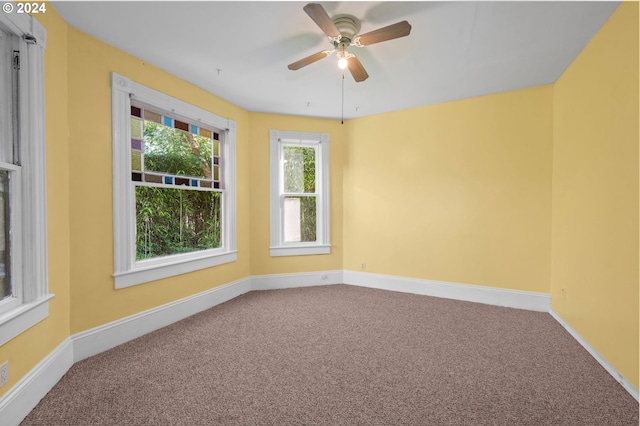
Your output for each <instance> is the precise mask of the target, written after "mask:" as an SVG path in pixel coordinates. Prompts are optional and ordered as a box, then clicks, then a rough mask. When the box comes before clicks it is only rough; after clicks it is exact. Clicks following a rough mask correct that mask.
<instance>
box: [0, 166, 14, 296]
mask: <svg viewBox="0 0 640 426" xmlns="http://www.w3.org/2000/svg"><path fill="white" fill-rule="evenodd" d="M9 196H10V194H9V172H8V171H6V170H0V300H1V299H5V298H7V297H11V296H12V295H13V291H12V288H11V274H10V270H9V267H10V266H11V250H10V248H11V244H10V240H9V230H10V229H11V228H10V218H11V214H10V210H9V199H10V198H9Z"/></svg>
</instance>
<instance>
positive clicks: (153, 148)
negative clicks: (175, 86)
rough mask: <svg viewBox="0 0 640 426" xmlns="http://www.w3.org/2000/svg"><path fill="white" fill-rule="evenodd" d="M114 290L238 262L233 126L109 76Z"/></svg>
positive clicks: (220, 119)
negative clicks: (112, 158) (110, 92)
mask: <svg viewBox="0 0 640 426" xmlns="http://www.w3.org/2000/svg"><path fill="white" fill-rule="evenodd" d="M112 96H113V152H114V236H115V246H114V249H115V252H114V255H115V274H114V275H115V285H116V288H121V287H128V286H131V285H135V284H140V283H144V282H148V281H152V280H155V279H159V278H165V277H169V276H173V275H178V274H182V273H186V272H191V271H194V270H197V269H202V268H206V267H209V266H215V265H219V264H222V263H227V262H231V261H234V260H235V259H236V251H235V122H233V121H232V120H228V119H224V118H222V117H218V116H217V115H215V114H212V113H210V112H207V111H204V110H202V109H200V108H197V107H195V106H192V105H189V104H187V103H185V102H182V101H180V100H178V99H175V98H172V97H170V96H167V95H164V94H162V93H159V92H156V91H154V90H151V89H149V88H146V87H144V86H142V85H139V84H137V83H134V82H132V81H130V80H129V79H127V78H125V77H123V76H120V75H118V74H115V73H114V74H113V75H112Z"/></svg>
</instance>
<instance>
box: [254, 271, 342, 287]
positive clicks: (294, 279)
mask: <svg viewBox="0 0 640 426" xmlns="http://www.w3.org/2000/svg"><path fill="white" fill-rule="evenodd" d="M343 282H344V281H343V279H342V271H318V272H301V273H297V274H273V275H254V276H252V277H251V289H252V290H276V289H281V288H294V287H312V286H318V285H329V284H342V283H343Z"/></svg>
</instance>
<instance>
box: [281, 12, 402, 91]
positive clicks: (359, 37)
mask: <svg viewBox="0 0 640 426" xmlns="http://www.w3.org/2000/svg"><path fill="white" fill-rule="evenodd" d="M303 9H304V11H305V12H307V15H309V17H310V18H311V19H312V20H313V22H315V23H316V24H317V25H318V26H319V27H320V29H321V30H322V31H323V32H324V33H325V34H326V35H327V37H329V42H330V43H331V44H332V45H333V49H326V50H323V51H320V52H318V53H314V54H313V55H310V56H307V57H306V58H303V59H300V60H299V61H296V62H294V63H292V64H289V66H288V68H289V69H290V70H294V71H295V70H299V69H300V68H302V67H305V66H307V65H309V64H312V63H314V62H317V61H319V60H320V59H323V58H326V57H327V56H329V55H331V54H332V53H333V52H336V51H337V52H338V54H337V56H338V66H339V67H340V68H341V69H345V68H349V71H350V72H351V75H352V76H353V78H354V80H355V81H357V82H360V81H364V80H366V79H367V78H369V74H367V71H366V70H365V69H364V66H362V63H361V62H360V60H359V59H358V57H357V56H356V55H354V54H353V53H351V52H349V47H350V46H356V47H364V46H369V45H371V44H375V43H380V42H383V41H387V40H393V39H394V38H399V37H406V36H408V35H409V33H410V32H411V25H409V23H408V22H407V21H402V22H398V23H396V24H393V25H389V26H387V27H384V28H379V29H377V30H374V31H371V32H368V33H366V34H358V33H359V32H360V21H359V20H358V18H356V17H354V16H351V15H336V16H334V17H333V18H330V17H329V15H328V14H327V12H326V11H325V10H324V8H323V7H322V5H320V4H318V3H309V4H307V5H306V6H305V7H304V8H303Z"/></svg>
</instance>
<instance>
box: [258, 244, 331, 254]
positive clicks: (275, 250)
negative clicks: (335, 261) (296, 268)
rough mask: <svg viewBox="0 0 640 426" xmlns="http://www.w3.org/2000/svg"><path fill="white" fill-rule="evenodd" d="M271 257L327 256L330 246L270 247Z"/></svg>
mask: <svg viewBox="0 0 640 426" xmlns="http://www.w3.org/2000/svg"><path fill="white" fill-rule="evenodd" d="M269 250H270V251H271V257H278V256H307V255H313V254H329V253H330V252H331V245H330V244H323V245H317V244H316V245H309V246H291V247H287V246H281V247H270V248H269Z"/></svg>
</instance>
